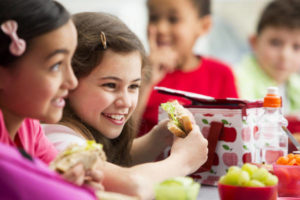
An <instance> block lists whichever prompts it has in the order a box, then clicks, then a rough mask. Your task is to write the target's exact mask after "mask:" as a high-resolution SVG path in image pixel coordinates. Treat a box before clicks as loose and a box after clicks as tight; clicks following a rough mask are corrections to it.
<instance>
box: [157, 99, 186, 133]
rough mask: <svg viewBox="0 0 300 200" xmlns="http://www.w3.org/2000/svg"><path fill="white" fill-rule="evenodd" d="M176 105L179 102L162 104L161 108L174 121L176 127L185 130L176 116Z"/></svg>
mask: <svg viewBox="0 0 300 200" xmlns="http://www.w3.org/2000/svg"><path fill="white" fill-rule="evenodd" d="M176 103H177V104H178V102H177V101H173V102H166V103H162V104H161V105H160V106H161V107H162V109H164V110H165V111H166V112H167V113H168V115H169V116H170V117H171V119H172V120H173V121H174V123H175V124H176V126H178V127H179V128H181V129H182V130H183V125H182V124H181V123H180V122H179V120H178V118H177V117H176V115H175V111H176V109H175V105H174V104H176Z"/></svg>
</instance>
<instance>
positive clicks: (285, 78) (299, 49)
mask: <svg viewBox="0 0 300 200" xmlns="http://www.w3.org/2000/svg"><path fill="white" fill-rule="evenodd" d="M250 44H251V46H252V49H253V55H248V56H247V57H246V58H245V59H244V60H243V61H242V63H240V64H239V66H237V85H238V88H239V95H240V97H241V98H245V99H260V98H263V97H264V96H265V94H266V91H267V87H269V86H278V87H279V90H280V94H281V96H282V98H283V100H282V102H283V107H284V111H285V113H289V112H295V111H299V109H300V101H299V99H300V87H299V86H300V76H299V74H298V72H299V70H300V1H299V0H274V1H272V2H270V3H269V4H268V5H267V6H266V8H265V9H264V10H263V12H262V15H261V17H260V19H259V21H258V25H257V30H256V34H255V35H254V36H253V37H252V38H251V39H250Z"/></svg>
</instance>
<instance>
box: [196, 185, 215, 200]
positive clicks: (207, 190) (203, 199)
mask: <svg viewBox="0 0 300 200" xmlns="http://www.w3.org/2000/svg"><path fill="white" fill-rule="evenodd" d="M197 200H219V194H218V187H217V186H208V185H201V188H200V191H199V194H198V197H197Z"/></svg>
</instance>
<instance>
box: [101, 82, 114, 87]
mask: <svg viewBox="0 0 300 200" xmlns="http://www.w3.org/2000/svg"><path fill="white" fill-rule="evenodd" d="M102 86H104V87H108V88H116V84H115V83H104V84H103V85H102Z"/></svg>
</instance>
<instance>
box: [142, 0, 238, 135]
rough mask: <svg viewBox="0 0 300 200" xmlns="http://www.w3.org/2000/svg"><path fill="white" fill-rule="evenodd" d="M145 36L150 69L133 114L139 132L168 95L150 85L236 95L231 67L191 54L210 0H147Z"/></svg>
mask: <svg viewBox="0 0 300 200" xmlns="http://www.w3.org/2000/svg"><path fill="white" fill-rule="evenodd" d="M147 6H148V10H149V23H148V36H149V43H150V56H149V60H150V65H151V66H150V67H151V71H150V72H151V73H150V75H149V76H148V82H147V83H146V84H144V86H142V93H141V101H140V105H139V106H138V107H139V108H138V112H137V118H138V119H139V118H140V117H139V116H140V115H141V113H144V114H143V118H142V121H141V124H140V134H139V135H143V134H144V133H147V132H148V131H149V130H150V129H151V128H152V127H153V126H154V125H155V124H157V120H158V107H159V105H160V104H161V103H163V102H166V101H168V100H170V99H175V98H176V99H178V100H179V101H180V102H182V103H183V104H187V103H188V101H187V100H185V99H183V98H179V97H174V96H171V95H165V94H159V93H158V92H157V91H155V90H153V87H154V86H163V87H169V88H172V89H178V90H184V91H188V92H194V93H199V94H203V95H207V96H212V97H215V98H226V97H237V91H236V87H235V84H234V77H233V73H232V71H231V69H230V68H229V67H228V66H226V65H225V64H222V63H221V62H219V61H216V60H215V59H212V58H206V57H203V56H199V55H195V54H194V53H193V47H194V44H195V42H196V40H197V39H198V38H199V37H202V36H204V35H205V34H206V33H207V32H208V31H209V29H210V26H211V16H210V0H177V1H173V0H148V1H147Z"/></svg>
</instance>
